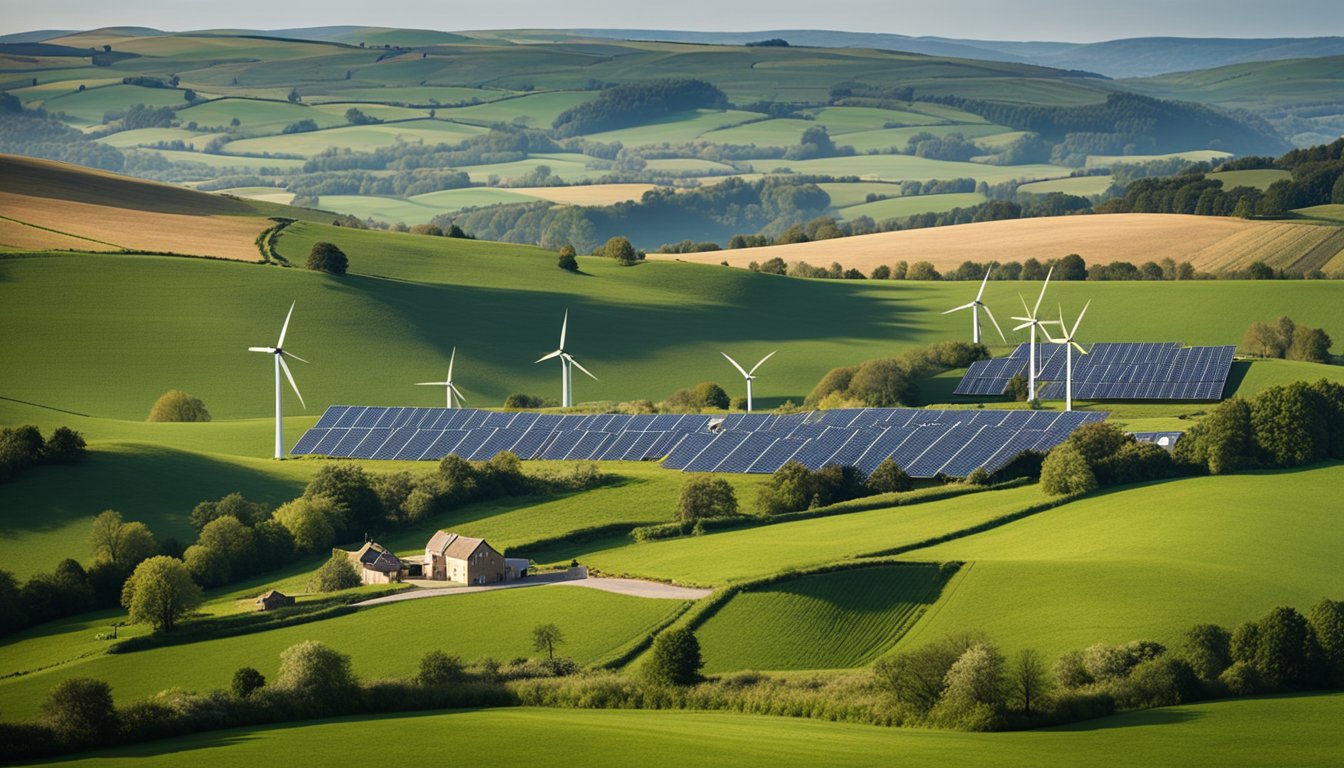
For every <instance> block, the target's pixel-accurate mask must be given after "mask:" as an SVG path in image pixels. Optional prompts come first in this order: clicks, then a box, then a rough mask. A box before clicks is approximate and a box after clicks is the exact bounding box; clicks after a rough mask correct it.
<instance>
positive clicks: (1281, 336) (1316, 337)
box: [1241, 315, 1334, 363]
mask: <svg viewBox="0 0 1344 768" xmlns="http://www.w3.org/2000/svg"><path fill="white" fill-rule="evenodd" d="M1333 345H1334V341H1332V340H1331V338H1330V337H1329V336H1328V335H1327V334H1326V332H1325V331H1324V330H1322V329H1320V328H1312V327H1310V326H1306V325H1298V324H1297V323H1295V322H1293V319H1292V318H1291V317H1288V316H1286V315H1285V316H1283V317H1280V318H1279V319H1278V322H1275V323H1251V326H1250V327H1249V328H1247V329H1246V335H1245V336H1243V337H1242V339H1241V351H1242V352H1245V353H1246V354H1249V355H1256V356H1258V357H1274V358H1279V359H1286V360H1301V361H1303V362H1308V363H1329V362H1330V359H1331V358H1330V347H1331V346H1333Z"/></svg>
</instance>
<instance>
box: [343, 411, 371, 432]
mask: <svg viewBox="0 0 1344 768" xmlns="http://www.w3.org/2000/svg"><path fill="white" fill-rule="evenodd" d="M367 410H368V408H364V407H360V406H355V407H352V408H351V409H350V410H348V411H346V412H345V413H344V414H342V415H341V417H340V418H339V419H337V420H336V424H335V426H337V427H341V428H343V429H344V428H348V427H352V426H354V424H355V420H356V419H358V418H359V417H360V416H361V415H362V414H363V413H364V412H365V411H367Z"/></svg>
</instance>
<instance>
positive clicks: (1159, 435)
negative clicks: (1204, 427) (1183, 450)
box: [1130, 432, 1185, 448]
mask: <svg viewBox="0 0 1344 768" xmlns="http://www.w3.org/2000/svg"><path fill="white" fill-rule="evenodd" d="M1130 434H1132V435H1134V439H1135V440H1138V441H1139V442H1140V443H1154V444H1156V445H1160V446H1162V447H1163V448H1171V447H1172V446H1174V445H1176V441H1178V440H1180V439H1181V437H1183V436H1184V435H1185V433H1184V432H1131V433H1130Z"/></svg>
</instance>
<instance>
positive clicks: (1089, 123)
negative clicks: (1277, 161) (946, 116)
mask: <svg viewBox="0 0 1344 768" xmlns="http://www.w3.org/2000/svg"><path fill="white" fill-rule="evenodd" d="M915 98H916V99H918V100H920V101H928V102H933V103H937V104H946V105H948V106H952V107H956V108H957V109H962V110H965V111H967V112H971V113H973V114H976V115H980V116H981V117H984V118H985V119H987V120H989V121H990V122H992V123H998V124H1000V125H1007V126H1009V127H1011V128H1014V129H1016V130H1020V131H1031V132H1033V133H1036V134H1038V135H1040V136H1041V137H1042V138H1044V139H1046V140H1047V141H1050V142H1056V143H1060V142H1062V143H1061V144H1060V146H1061V147H1064V150H1063V152H1062V153H1061V154H1062V155H1065V156H1061V157H1059V158H1057V159H1058V160H1067V161H1071V164H1073V165H1080V164H1081V163H1080V162H1078V157H1077V156H1078V155H1081V154H1144V153H1158V152H1181V151H1184V150H1186V149H1189V148H1190V147H1209V148H1212V149H1221V150H1224V151H1226V152H1231V153H1233V154H1238V155H1246V154H1263V153H1265V152H1267V151H1268V152H1277V151H1283V150H1285V149H1287V148H1288V144H1287V142H1285V141H1284V140H1283V139H1282V138H1280V137H1279V136H1278V135H1277V134H1276V133H1275V132H1274V130H1273V129H1272V128H1271V127H1270V126H1269V125H1268V124H1267V123H1265V122H1264V121H1263V120H1261V119H1260V118H1256V117H1253V116H1250V115H1246V114H1238V115H1236V116H1232V115H1228V114H1225V113H1223V112H1221V111H1219V110H1216V109H1213V108H1211V107H1206V106H1203V105H1200V104H1191V103H1187V102H1176V101H1166V100H1163V99H1155V98H1151V97H1148V96H1140V95H1138V94H1133V93H1112V94H1109V95H1107V97H1106V100H1105V101H1104V102H1100V103H1097V104H1080V105H1073V106H1035V105H1025V104H1009V103H1005V102H995V101H981V100H978V99H966V98H962V97H960V96H932V95H915ZM1070 135H1073V137H1074V138H1073V139H1072V140H1070V138H1069V137H1070ZM1117 149H1118V150H1119V151H1113V150H1117ZM1098 150H1104V151H1098Z"/></svg>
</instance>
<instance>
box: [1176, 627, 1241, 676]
mask: <svg viewBox="0 0 1344 768" xmlns="http://www.w3.org/2000/svg"><path fill="white" fill-rule="evenodd" d="M1182 655H1183V656H1184V657H1185V660H1186V661H1188V662H1190V667H1191V669H1193V670H1194V671H1195V674H1196V675H1198V676H1199V677H1201V678H1203V679H1205V680H1217V679H1218V676H1219V675H1221V674H1223V671H1224V670H1225V669H1227V668H1228V667H1230V666H1232V635H1231V634H1230V633H1229V632H1228V631H1227V630H1226V629H1223V628H1222V627H1220V626H1218V625H1217V624H1199V625H1196V626H1194V627H1191V628H1190V629H1189V630H1188V631H1186V633H1185V648H1184V650H1183V652H1182Z"/></svg>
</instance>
